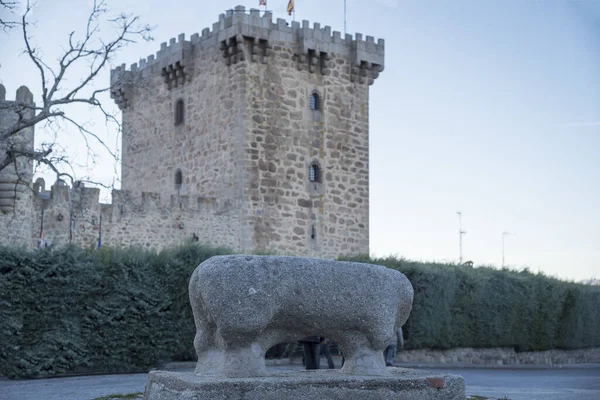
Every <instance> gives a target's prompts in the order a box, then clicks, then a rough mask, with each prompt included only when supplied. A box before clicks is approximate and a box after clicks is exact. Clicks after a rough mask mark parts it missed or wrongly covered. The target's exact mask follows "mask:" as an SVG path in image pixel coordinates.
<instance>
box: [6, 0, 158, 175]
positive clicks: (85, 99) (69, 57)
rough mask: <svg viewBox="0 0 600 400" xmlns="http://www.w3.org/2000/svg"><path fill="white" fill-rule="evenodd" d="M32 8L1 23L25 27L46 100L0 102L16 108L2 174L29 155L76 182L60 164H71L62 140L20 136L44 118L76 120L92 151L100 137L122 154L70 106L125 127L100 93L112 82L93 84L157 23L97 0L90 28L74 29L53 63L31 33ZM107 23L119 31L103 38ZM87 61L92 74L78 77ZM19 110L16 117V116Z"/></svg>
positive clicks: (11, 6) (9, 6) (57, 122)
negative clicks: (31, 140)
mask: <svg viewBox="0 0 600 400" xmlns="http://www.w3.org/2000/svg"><path fill="white" fill-rule="evenodd" d="M17 6H18V2H17V1H8V0H0V10H1V9H2V8H4V9H6V10H8V11H9V12H12V13H13V15H14V12H15V11H16V7H17ZM31 9H32V7H31V6H30V5H29V4H28V5H27V7H26V9H25V12H24V14H23V16H22V17H21V19H20V21H18V22H17V21H15V22H12V21H9V20H0V27H3V28H5V29H8V28H11V27H16V26H18V27H19V28H20V29H21V30H22V32H21V33H22V35H21V36H22V40H23V42H24V46H25V54H26V56H27V57H28V59H29V60H30V61H31V62H32V63H33V64H34V65H35V67H36V69H37V71H38V73H39V75H40V78H41V88H39V89H40V90H39V92H41V103H39V104H34V103H32V102H29V101H19V100H18V99H17V101H14V102H2V103H0V112H3V113H6V112H11V113H14V114H13V118H12V119H11V122H9V123H8V124H3V125H0V153H4V154H0V174H1V173H2V171H3V170H4V169H5V168H8V167H11V168H13V167H14V168H16V166H17V160H18V159H26V160H29V161H33V162H34V163H36V164H37V165H45V166H47V167H49V168H50V169H51V170H53V171H54V172H55V173H56V175H57V178H60V179H63V178H69V179H70V180H71V182H72V181H73V177H72V174H70V173H68V172H65V171H64V168H62V167H60V165H63V166H64V164H67V165H68V161H69V160H68V159H66V158H65V157H64V156H62V157H61V156H56V155H55V153H53V150H54V149H55V146H56V145H57V143H46V144H43V145H42V147H41V148H38V149H33V150H32V149H31V148H30V149H27V148H26V147H24V146H22V145H19V142H20V141H19V140H14V139H15V138H17V137H18V134H19V133H20V132H23V130H24V129H27V128H31V127H34V126H36V125H38V124H40V123H44V124H46V126H51V127H52V126H54V127H56V126H63V125H71V126H73V127H74V128H75V131H76V132H78V133H79V134H81V135H82V136H83V138H84V139H85V142H86V144H87V145H88V152H90V151H92V150H91V147H90V142H94V141H95V142H96V143H97V144H99V145H100V146H102V147H104V148H105V149H106V150H107V151H108V152H109V153H110V154H111V155H112V156H113V157H116V155H115V153H114V152H113V151H112V150H111V149H110V148H109V147H108V146H107V145H106V144H105V143H104V141H103V140H102V139H101V138H100V137H99V136H98V135H97V134H96V133H95V132H93V131H92V130H91V129H89V128H88V127H87V124H86V122H85V121H81V120H78V118H77V117H75V116H74V115H75V114H74V113H72V112H70V107H69V106H74V105H76V104H84V105H89V106H91V107H93V108H95V109H97V110H99V111H100V112H101V113H102V115H103V116H104V118H105V120H106V121H107V122H108V123H112V124H114V125H115V127H116V129H117V130H119V131H120V129H121V125H120V122H119V121H118V119H117V118H116V116H115V115H114V114H113V113H112V112H111V111H110V110H109V109H108V108H107V107H105V106H104V105H103V104H102V102H101V100H100V99H99V98H98V96H99V95H100V94H102V93H108V92H110V89H111V86H110V84H107V85H105V86H103V87H102V88H100V89H96V90H93V91H92V88H93V87H96V86H95V84H93V82H95V78H96V77H97V76H98V74H99V73H100V72H101V71H103V70H104V69H105V68H106V67H108V66H109V62H110V60H111V58H112V57H113V56H114V54H115V53H116V52H118V51H119V50H121V49H122V48H123V47H125V46H127V45H128V44H130V43H132V42H134V41H135V40H137V39H144V40H151V37H150V33H151V28H150V27H148V26H144V25H141V24H140V23H139V19H138V17H137V16H132V15H127V14H120V15H117V16H115V17H109V16H108V13H109V12H108V10H107V8H106V4H105V1H104V0H95V1H94V4H93V8H92V10H91V12H90V14H89V16H88V19H87V24H86V28H85V32H83V33H79V34H78V33H76V32H75V31H72V32H71V33H70V34H69V36H68V39H67V41H66V42H67V43H66V46H64V47H65V51H64V53H63V54H62V55H61V57H60V58H59V60H58V62H57V65H53V66H51V64H50V63H48V62H47V61H46V60H44V59H43V56H42V53H41V51H40V49H38V48H36V47H35V45H34V44H33V43H32V38H31V35H30V34H29V27H30V21H29V20H28V16H29V15H30V11H31ZM106 22H107V23H109V24H111V25H112V26H113V27H114V32H115V33H113V36H112V37H111V38H106V37H105V35H103V36H102V37H100V34H99V27H100V24H101V23H106ZM82 64H84V65H86V67H87V75H86V76H84V77H83V78H80V76H74V75H73V74H74V73H73V70H74V69H75V68H77V66H81V65H82ZM113 83H114V82H113ZM118 83H120V82H117V84H118ZM2 108H4V109H2ZM15 115H16V117H14V116H15ZM63 146H65V144H63ZM92 153H93V151H92Z"/></svg>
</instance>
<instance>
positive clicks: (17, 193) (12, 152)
mask: <svg viewBox="0 0 600 400" xmlns="http://www.w3.org/2000/svg"><path fill="white" fill-rule="evenodd" d="M34 105H35V104H34V103H33V95H32V94H31V92H30V91H29V89H28V88H27V87H25V86H21V87H19V89H17V92H16V95H15V100H6V90H5V88H4V86H2V85H0V132H3V131H5V130H6V129H10V127H11V126H14V124H15V123H16V122H17V119H18V115H19V114H22V115H23V116H25V117H27V116H29V115H31V113H32V110H31V108H29V107H33V106H34ZM33 139H34V129H33V127H31V128H26V129H23V130H21V131H19V132H18V133H17V134H15V135H11V136H10V137H8V138H7V139H5V140H1V141H0V232H2V233H1V234H0V244H3V245H23V244H26V243H28V242H29V240H30V237H29V235H30V229H31V223H32V220H31V208H32V207H31V204H32V203H31V199H32V195H33V192H32V191H31V190H30V188H29V184H30V183H31V176H32V171H33V165H32V162H31V161H30V160H29V159H28V158H27V157H24V156H22V152H31V151H32V150H33Z"/></svg>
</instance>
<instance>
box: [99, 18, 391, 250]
mask: <svg viewBox="0 0 600 400" xmlns="http://www.w3.org/2000/svg"><path fill="white" fill-rule="evenodd" d="M383 66H384V42H383V40H379V41H378V42H375V40H374V38H373V37H370V36H367V37H366V38H365V39H363V37H362V35H361V34H356V36H355V37H354V38H353V37H352V35H346V36H345V37H342V36H341V34H340V33H339V32H333V33H332V32H331V28H330V27H328V26H325V27H324V28H321V27H320V25H319V24H317V23H315V24H314V26H313V27H312V28H311V27H309V23H308V21H303V22H302V24H300V23H297V22H294V23H292V25H291V26H289V25H288V23H287V22H286V21H285V20H283V19H278V20H277V22H276V23H273V21H272V15H271V13H269V12H266V13H264V15H261V14H260V12H259V10H254V9H252V10H249V12H246V11H245V9H244V7H241V6H238V7H236V8H235V9H234V10H230V11H229V12H227V13H226V14H222V15H220V17H219V22H217V23H215V24H214V25H213V28H212V30H211V29H209V28H206V29H204V30H203V31H202V34H201V35H199V34H194V35H192V36H191V38H190V39H189V40H186V39H185V35H183V34H182V35H179V37H178V39H177V40H176V39H171V41H170V43H168V44H167V43H163V44H162V45H161V49H160V51H159V52H158V53H157V54H156V56H154V55H151V56H149V57H148V58H147V59H144V60H140V62H139V63H138V64H133V65H131V67H130V68H129V69H126V68H125V65H123V66H121V67H118V68H116V69H114V70H112V71H111V84H112V88H113V89H112V92H111V96H112V97H113V99H114V100H115V101H116V103H117V104H118V105H119V107H120V108H121V110H122V113H123V146H122V161H123V165H122V174H123V176H122V188H123V189H124V190H125V191H128V192H130V194H131V196H141V195H142V193H144V192H156V193H158V194H159V195H160V196H163V197H165V198H171V202H172V203H173V202H174V203H175V204H177V203H178V202H179V204H182V203H185V207H189V208H197V209H198V210H202V209H205V210H206V211H207V212H209V213H210V215H211V218H209V219H206V218H205V219H204V221H203V223H202V225H201V226H199V227H198V229H197V232H198V234H197V235H198V236H199V238H198V239H199V240H200V242H204V241H208V242H214V239H215V238H218V240H217V242H218V243H220V244H223V245H227V246H230V247H233V248H234V249H236V250H239V251H257V250H259V251H269V252H276V253H279V254H291V255H304V256H314V257H326V258H330V257H336V256H338V255H340V254H360V253H368V251H369V85H371V84H372V83H373V81H374V80H375V79H376V78H377V76H378V75H379V73H380V72H381V71H383ZM191 199H195V200H191ZM209 239H211V240H209Z"/></svg>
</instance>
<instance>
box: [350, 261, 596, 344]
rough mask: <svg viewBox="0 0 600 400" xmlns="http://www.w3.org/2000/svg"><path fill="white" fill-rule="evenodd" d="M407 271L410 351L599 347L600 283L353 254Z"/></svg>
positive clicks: (505, 270)
mask: <svg viewBox="0 0 600 400" xmlns="http://www.w3.org/2000/svg"><path fill="white" fill-rule="evenodd" d="M353 260H356V261H362V262H367V263H373V264H379V265H385V266H387V267H389V268H392V269H396V270H398V271H401V272H402V273H404V274H405V275H406V276H407V277H408V279H409V280H410V281H411V283H412V285H413V288H414V290H415V298H414V303H413V309H412V312H411V315H410V317H409V319H408V321H407V323H406V326H405V329H404V332H405V337H406V339H407V340H406V347H407V348H433V349H450V348H457V347H480V348H482V347H513V348H515V349H516V350H517V351H542V350H549V349H578V348H590V347H600V287H593V286H585V285H581V284H576V283H572V282H565V281H560V280H557V279H553V278H549V277H547V276H544V275H543V274H532V273H530V272H528V271H524V272H516V271H511V270H508V269H504V270H498V269H493V268H484V267H482V268H471V267H465V266H458V265H449V264H435V263H417V262H412V261H407V260H403V259H397V258H393V257H392V258H380V259H369V258H366V257H362V258H361V257H359V258H353Z"/></svg>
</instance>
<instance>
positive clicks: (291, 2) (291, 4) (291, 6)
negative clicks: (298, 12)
mask: <svg viewBox="0 0 600 400" xmlns="http://www.w3.org/2000/svg"><path fill="white" fill-rule="evenodd" d="M287 12H288V15H292V13H293V12H294V0H290V1H289V3H288V7H287Z"/></svg>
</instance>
